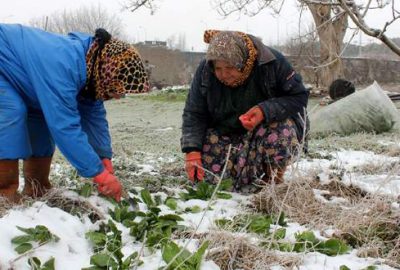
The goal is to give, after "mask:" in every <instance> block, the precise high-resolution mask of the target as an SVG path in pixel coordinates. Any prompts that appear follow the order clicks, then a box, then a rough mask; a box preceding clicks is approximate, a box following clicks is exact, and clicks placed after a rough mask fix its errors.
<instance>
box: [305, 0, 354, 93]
mask: <svg viewBox="0 0 400 270" xmlns="http://www.w3.org/2000/svg"><path fill="white" fill-rule="evenodd" d="M308 8H309V9H310V11H311V14H312V15H313V18H314V22H315V26H316V29H317V33H318V37H319V42H320V65H319V66H318V67H317V71H316V72H317V73H318V74H317V76H318V77H319V78H320V82H321V85H322V86H323V87H324V88H328V87H329V85H330V84H331V83H332V81H334V80H336V79H338V78H344V68H343V63H342V60H341V56H340V54H341V52H342V46H343V38H344V35H345V34H346V29H347V14H346V13H342V14H341V15H339V16H338V17H336V18H334V19H332V18H333V17H334V16H332V15H334V14H333V10H332V8H333V7H332V6H330V5H323V4H311V3H310V4H308Z"/></svg>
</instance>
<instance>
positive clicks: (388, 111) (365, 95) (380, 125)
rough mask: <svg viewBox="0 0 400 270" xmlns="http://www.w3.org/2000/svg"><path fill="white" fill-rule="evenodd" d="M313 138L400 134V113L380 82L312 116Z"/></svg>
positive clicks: (311, 132) (311, 131) (311, 133)
mask: <svg viewBox="0 0 400 270" xmlns="http://www.w3.org/2000/svg"><path fill="white" fill-rule="evenodd" d="M310 122H311V130H310V135H311V136H327V135H330V134H341V135H348V134H351V133H354V132H375V133H381V132H386V131H389V130H398V131H400V112H399V111H398V110H397V109H396V107H395V105H394V104H393V102H392V101H391V100H390V98H389V97H388V96H387V95H386V94H385V93H384V92H383V90H382V88H381V87H380V86H379V84H378V83H377V82H374V83H373V84H372V85H370V86H368V87H367V88H365V89H363V90H361V91H357V92H355V93H354V94H351V95H349V96H347V97H345V98H343V99H341V100H339V101H336V102H334V103H332V104H330V105H328V106H326V107H323V108H321V109H320V110H317V111H316V112H315V113H311V115H310Z"/></svg>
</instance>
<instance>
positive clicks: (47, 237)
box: [11, 225, 60, 254]
mask: <svg viewBox="0 0 400 270" xmlns="http://www.w3.org/2000/svg"><path fill="white" fill-rule="evenodd" d="M17 228H18V230H20V231H22V232H24V233H25V234H24V235H20V236H16V237H14V238H13V239H11V243H13V244H15V245H17V247H15V249H14V250H15V251H16V252H17V253H18V254H22V253H25V252H27V251H29V250H31V249H32V248H33V245H32V243H31V242H37V243H38V244H39V245H44V244H46V243H48V242H50V241H55V242H57V241H58V240H60V238H59V237H58V236H56V235H54V234H52V233H51V232H50V231H49V229H47V227H46V226H43V225H37V226H36V227H35V228H23V227H19V226H17Z"/></svg>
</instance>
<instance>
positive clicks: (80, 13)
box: [29, 4, 124, 38]
mask: <svg viewBox="0 0 400 270" xmlns="http://www.w3.org/2000/svg"><path fill="white" fill-rule="evenodd" d="M29 24H30V25H32V26H35V27H38V28H42V29H45V30H47V31H50V32H55V33H61V34H66V33H69V32H71V31H80V32H85V33H94V32H95V30H96V28H104V29H106V30H107V31H108V32H110V33H111V34H112V35H113V36H115V37H118V38H124V34H123V25H122V21H121V19H120V18H119V17H118V16H115V15H114V14H109V13H108V12H107V10H106V9H104V8H102V7H101V6H100V4H98V5H96V6H93V5H92V6H90V7H85V6H83V7H80V8H79V9H77V10H63V11H58V12H55V13H53V14H50V15H49V16H43V17H40V18H34V19H32V20H31V21H30V22H29Z"/></svg>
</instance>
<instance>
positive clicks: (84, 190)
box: [77, 183, 93, 198]
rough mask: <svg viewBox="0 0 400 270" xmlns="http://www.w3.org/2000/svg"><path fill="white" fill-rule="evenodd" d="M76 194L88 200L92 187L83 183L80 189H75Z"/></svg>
mask: <svg viewBox="0 0 400 270" xmlns="http://www.w3.org/2000/svg"><path fill="white" fill-rule="evenodd" d="M77 192H78V194H79V195H81V196H82V197H85V198H88V197H90V195H92V192H93V185H92V184H91V183H84V184H83V185H82V186H81V187H80V188H78V189H77Z"/></svg>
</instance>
